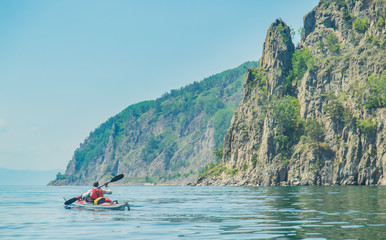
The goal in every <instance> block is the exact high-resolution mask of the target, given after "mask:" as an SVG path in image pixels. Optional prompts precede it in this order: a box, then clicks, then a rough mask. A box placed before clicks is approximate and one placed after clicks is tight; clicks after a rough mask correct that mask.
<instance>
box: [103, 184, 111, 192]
mask: <svg viewBox="0 0 386 240" xmlns="http://www.w3.org/2000/svg"><path fill="white" fill-rule="evenodd" d="M105 187H106V189H103V190H102V192H103V194H112V193H113V191H111V189H110V188H109V186H107V185H105Z"/></svg>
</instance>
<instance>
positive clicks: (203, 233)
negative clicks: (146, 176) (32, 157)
mask: <svg viewBox="0 0 386 240" xmlns="http://www.w3.org/2000/svg"><path fill="white" fill-rule="evenodd" d="M111 188H112V190H113V195H111V198H112V199H118V200H119V201H121V202H122V201H129V203H130V206H131V211H124V212H123V211H102V212H101V211H99V212H96V211H88V210H79V209H65V208H64V207H63V202H64V201H63V200H62V198H63V196H66V197H74V196H76V195H79V194H80V193H82V192H84V191H86V190H87V187H46V186H1V187H0V200H1V201H0V239H118V238H117V237H120V239H386V187H365V186H329V187H176V186H135V187H131V186H125V187H114V186H112V187H111Z"/></svg>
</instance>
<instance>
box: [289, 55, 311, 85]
mask: <svg viewBox="0 0 386 240" xmlns="http://www.w3.org/2000/svg"><path fill="white" fill-rule="evenodd" d="M291 61H292V69H291V70H290V72H289V74H288V76H287V82H288V83H287V85H291V84H290V83H291V82H292V81H294V80H295V81H300V80H301V79H302V77H303V75H304V74H305V73H306V72H307V70H309V69H314V67H315V62H314V58H313V57H312V54H311V52H310V50H309V49H308V48H306V49H304V50H300V49H296V50H295V52H294V54H293V55H292V59H291ZM287 88H288V87H287Z"/></svg>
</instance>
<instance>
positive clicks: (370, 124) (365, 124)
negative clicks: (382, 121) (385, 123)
mask: <svg viewBox="0 0 386 240" xmlns="http://www.w3.org/2000/svg"><path fill="white" fill-rule="evenodd" d="M356 124H357V127H358V128H359V131H360V132H361V133H364V134H368V135H371V134H374V133H375V131H376V130H377V125H378V122H377V120H376V119H375V118H371V119H369V120H367V119H358V120H357V122H356Z"/></svg>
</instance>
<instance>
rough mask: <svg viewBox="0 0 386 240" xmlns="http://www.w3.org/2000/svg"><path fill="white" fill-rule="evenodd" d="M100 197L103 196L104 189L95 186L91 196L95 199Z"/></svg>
mask: <svg viewBox="0 0 386 240" xmlns="http://www.w3.org/2000/svg"><path fill="white" fill-rule="evenodd" d="M100 197H103V190H102V189H101V188H94V189H93V190H92V192H91V196H90V198H91V199H92V200H93V201H94V200H95V199H97V198H100Z"/></svg>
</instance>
